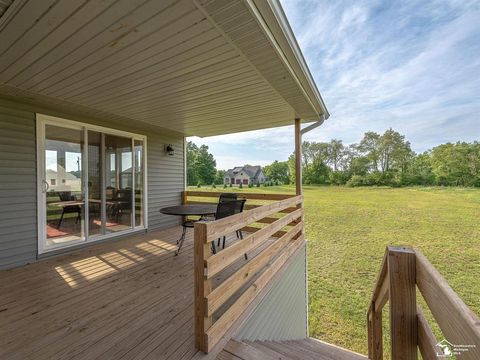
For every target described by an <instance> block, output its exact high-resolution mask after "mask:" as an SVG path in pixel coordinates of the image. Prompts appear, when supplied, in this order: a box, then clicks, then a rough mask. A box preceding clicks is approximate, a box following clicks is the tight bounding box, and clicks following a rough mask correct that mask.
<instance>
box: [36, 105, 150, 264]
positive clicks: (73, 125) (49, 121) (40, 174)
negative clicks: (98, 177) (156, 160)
mask: <svg viewBox="0 0 480 360" xmlns="http://www.w3.org/2000/svg"><path fill="white" fill-rule="evenodd" d="M46 125H54V126H60V127H65V128H70V129H76V130H83V131H84V141H85V145H86V146H84V149H83V153H82V159H83V160H82V162H83V167H82V178H83V184H84V187H85V188H84V189H83V192H84V196H85V199H88V186H87V184H88V166H86V165H87V164H88V146H87V145H88V131H97V132H100V133H103V134H107V135H116V136H123V137H128V138H130V139H131V142H132V145H133V144H134V140H140V141H143V164H142V167H143V194H142V197H143V198H142V201H143V214H142V215H143V225H141V226H135V225H134V224H135V222H134V221H133V222H132V224H133V225H132V228H131V229H128V230H123V231H118V232H115V233H108V234H103V235H98V234H95V235H93V236H89V235H88V221H85V227H84V233H85V239H80V240H78V241H71V242H68V243H65V244H58V245H50V246H45V243H46V228H45V224H46V216H47V205H46V192H44V191H43V190H44V189H43V187H44V182H43V180H44V179H45V178H46V169H45V126H46ZM36 130H37V221H38V254H39V255H41V254H43V253H47V252H50V251H54V250H58V249H66V248H70V247H74V246H78V245H81V244H90V243H94V242H96V241H99V240H104V239H108V238H112V237H117V236H121V235H125V234H129V233H135V232H138V231H142V230H143V231H144V230H147V229H148V201H147V199H148V196H147V194H148V174H147V170H148V167H147V136H145V135H140V134H135V133H131V132H127V131H122V130H116V129H112V128H108V127H103V126H98V125H92V124H89V123H83V122H78V121H73V120H67V119H64V118H59V117H55V116H50V115H45V114H39V113H37V114H36ZM102 161H103V160H102ZM134 163H135V161H134V147H132V190H133V191H132V196H133V197H134V198H135V189H134V186H135V185H134V184H133V182H134V176H135V174H134V173H133V172H134ZM102 191H105V189H103V190H102ZM132 204H133V205H132V206H133V207H134V208H135V202H133V203H132ZM85 216H88V206H86V207H85ZM134 216H135V211H132V218H133V217H134ZM133 220H134V219H133Z"/></svg>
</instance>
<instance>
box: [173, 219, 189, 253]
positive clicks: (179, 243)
mask: <svg viewBox="0 0 480 360" xmlns="http://www.w3.org/2000/svg"><path fill="white" fill-rule="evenodd" d="M186 232H187V228H186V227H185V226H184V227H183V233H182V236H181V237H180V239H179V240H178V248H177V250H175V256H177V255H178V254H179V253H180V249H181V248H182V246H183V242H184V241H185V235H186Z"/></svg>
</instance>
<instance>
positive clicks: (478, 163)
mask: <svg viewBox="0 0 480 360" xmlns="http://www.w3.org/2000/svg"><path fill="white" fill-rule="evenodd" d="M431 164H432V171H433V173H434V174H435V177H436V181H437V183H438V184H439V185H452V186H480V143H478V142H474V143H472V144H469V143H465V142H457V143H456V144H452V143H447V144H442V145H439V146H437V147H434V148H433V149H432V152H431Z"/></svg>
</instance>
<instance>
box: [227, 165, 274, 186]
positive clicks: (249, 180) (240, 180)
mask: <svg viewBox="0 0 480 360" xmlns="http://www.w3.org/2000/svg"><path fill="white" fill-rule="evenodd" d="M265 180H266V177H265V174H264V173H263V170H262V167H261V166H260V165H256V166H251V165H245V166H236V167H234V168H233V169H228V170H227V172H226V173H225V179H224V183H225V184H226V185H228V184H232V185H240V184H242V185H248V184H263V183H264V182H265Z"/></svg>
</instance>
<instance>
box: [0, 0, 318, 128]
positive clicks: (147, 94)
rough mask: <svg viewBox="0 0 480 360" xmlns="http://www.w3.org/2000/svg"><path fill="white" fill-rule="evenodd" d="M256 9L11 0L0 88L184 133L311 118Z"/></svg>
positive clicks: (310, 103)
mask: <svg viewBox="0 0 480 360" xmlns="http://www.w3.org/2000/svg"><path fill="white" fill-rule="evenodd" d="M0 1H2V0H0ZM3 1H5V0H3ZM252 6H253V7H252ZM258 16H259V12H258V11H257V8H256V6H255V5H253V2H250V1H242V0H228V1H227V0H215V1H200V2H197V1H192V0H178V1H174V0H162V1H158V0H150V1H147V0H118V1H115V0H102V1H100V0H98V1H95V0H91V1H86V0H62V1H55V0H42V1H35V0H15V1H14V2H13V4H12V5H11V6H10V8H8V9H6V11H5V13H4V14H3V16H2V17H0V95H3V96H5V97H7V98H14V99H16V100H19V101H22V102H27V103H32V104H36V105H41V106H46V107H50V108H52V109H62V111H65V112H71V113H74V114H79V115H92V114H94V115H96V116H101V117H106V118H109V119H112V120H115V119H118V120H119V121H120V120H121V121H128V119H130V120H133V121H138V122H142V123H145V124H148V125H149V126H152V125H153V126H156V127H160V128H165V129H169V130H171V131H175V132H179V133H182V134H184V135H187V136H190V135H198V136H210V135H218V134H226V133H232V132H238V131H247V130H254V129H262V128H269V127H276V126H282V125H289V124H292V122H293V119H294V117H296V116H299V117H301V118H303V119H308V120H316V119H318V118H319V117H320V116H321V112H322V111H324V110H322V109H324V108H322V107H321V106H320V105H319V104H318V99H312V96H311V90H310V89H306V88H305V86H304V84H302V79H300V80H299V76H298V74H295V71H297V70H296V69H295V66H291V65H289V64H288V63H286V62H285V58H284V54H283V51H282V52H281V53H279V52H278V47H277V48H276V47H275V46H274V44H273V45H272V41H271V38H269V34H268V31H267V32H265V28H264V27H263V28H262V23H263V25H264V20H263V16H262V19H259V18H258ZM269 21H272V20H271V19H270V20H269ZM277 45H278V44H277ZM282 46H284V45H282ZM287 61H288V60H287ZM292 69H293V72H292Z"/></svg>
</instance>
